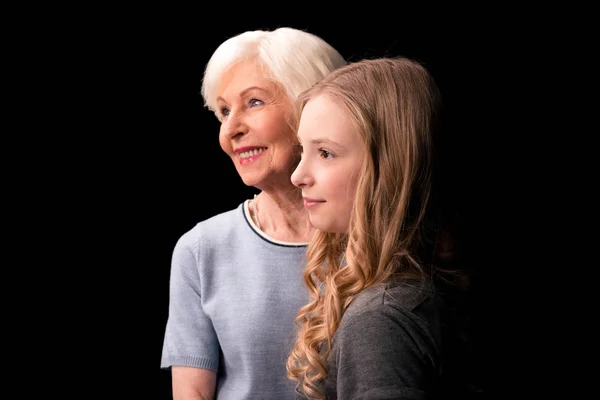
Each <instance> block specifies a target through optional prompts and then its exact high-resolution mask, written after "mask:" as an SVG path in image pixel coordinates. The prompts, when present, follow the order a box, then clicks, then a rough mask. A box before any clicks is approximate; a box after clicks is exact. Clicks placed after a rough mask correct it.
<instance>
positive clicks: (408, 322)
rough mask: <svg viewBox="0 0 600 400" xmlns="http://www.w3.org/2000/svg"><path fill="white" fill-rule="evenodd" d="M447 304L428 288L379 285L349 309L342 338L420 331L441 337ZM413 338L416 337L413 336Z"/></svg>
mask: <svg viewBox="0 0 600 400" xmlns="http://www.w3.org/2000/svg"><path fill="white" fill-rule="evenodd" d="M443 310H444V302H443V300H442V298H441V297H440V296H439V295H437V294H436V293H435V292H434V291H433V290H430V289H429V288H428V287H421V286H418V285H412V284H406V283H403V284H389V283H388V284H379V285H375V286H372V287H369V288H367V289H365V290H364V291H363V292H361V293H359V294H358V295H357V296H356V297H355V298H354V300H353V301H352V303H351V304H350V305H349V306H348V308H347V309H346V311H345V313H344V316H343V318H342V321H341V324H340V328H339V329H340V331H341V332H343V333H341V335H346V334H348V333H352V332H356V333H358V332H364V331H365V329H368V330H371V331H373V330H374V331H377V330H378V329H379V330H381V331H402V332H405V333H407V334H411V332H415V331H418V332H419V333H420V334H421V335H423V334H424V335H425V336H430V335H434V336H437V331H439V328H440V325H441V319H442V314H443ZM411 335H412V334H411Z"/></svg>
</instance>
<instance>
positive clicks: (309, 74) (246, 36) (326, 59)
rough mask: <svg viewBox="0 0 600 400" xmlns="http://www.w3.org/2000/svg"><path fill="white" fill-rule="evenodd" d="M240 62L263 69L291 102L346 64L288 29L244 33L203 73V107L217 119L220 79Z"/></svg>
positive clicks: (317, 43) (304, 34)
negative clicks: (253, 64) (215, 115)
mask: <svg viewBox="0 0 600 400" xmlns="http://www.w3.org/2000/svg"><path fill="white" fill-rule="evenodd" d="M242 62H254V63H257V64H258V65H260V66H262V67H264V68H265V71H266V73H267V74H269V76H268V77H269V78H270V79H272V80H274V81H275V82H277V83H279V84H280V85H281V86H282V88H283V89H284V90H285V91H286V93H287V95H288V96H289V97H290V99H291V100H292V101H294V100H295V99H296V98H297V97H298V95H299V94H300V93H302V92H303V91H305V90H307V89H308V88H310V87H311V86H312V85H313V84H315V83H316V82H317V81H318V80H320V79H321V78H323V77H324V76H325V75H327V74H328V73H329V72H331V71H333V70H334V69H337V68H339V67H341V66H344V65H345V64H346V61H345V60H344V58H343V57H342V55H341V54H340V53H339V52H338V51H337V50H336V49H334V48H333V47H332V46H331V45H330V44H329V43H327V42H326V41H325V40H323V39H321V38H320V37H319V36H316V35H314V34H311V33H308V32H305V31H302V30H299V29H294V28H288V27H281V28H277V29H275V30H273V31H264V30H255V31H246V32H244V33H241V34H239V35H237V36H233V37H231V38H229V39H227V40H226V41H225V42H223V43H222V44H221V45H220V46H219V47H218V48H217V49H216V50H215V52H214V53H213V55H212V56H211V58H210V60H209V61H208V63H207V65H206V69H205V70H204V77H203V79H202V90H201V93H202V97H203V99H204V105H205V106H206V107H207V108H208V109H210V110H211V111H213V112H214V113H215V114H217V117H219V115H218V110H217V96H218V94H217V91H218V89H219V85H220V84H221V79H222V78H223V75H224V74H225V73H226V72H228V71H229V70H230V69H231V68H232V67H233V66H235V65H236V64H239V63H242Z"/></svg>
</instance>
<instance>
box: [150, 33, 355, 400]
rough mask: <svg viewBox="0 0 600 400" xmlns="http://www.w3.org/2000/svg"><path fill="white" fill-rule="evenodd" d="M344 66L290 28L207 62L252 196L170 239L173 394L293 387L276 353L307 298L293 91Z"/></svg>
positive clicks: (245, 38)
mask: <svg viewBox="0 0 600 400" xmlns="http://www.w3.org/2000/svg"><path fill="white" fill-rule="evenodd" d="M345 64H346V63H345V61H344V59H343V57H342V56H341V55H340V54H339V52H338V51H336V50H335V49H334V48H333V47H331V46H330V45H329V44H328V43H326V42H325V41H323V40H322V39H321V38H319V37H317V36H315V35H312V34H310V33H307V32H304V31H301V30H296V29H292V28H279V29H276V30H274V31H249V32H245V33H242V34H240V35H238V36H235V37H232V38H230V39H228V40H226V41H225V42H224V43H222V44H221V45H220V46H219V47H218V48H217V50H216V51H215V53H214V54H213V55H212V57H211V59H210V60H209V62H208V64H207V66H206V70H205V73H204V79H203V83H202V95H203V98H204V101H205V105H206V106H207V107H208V108H209V109H210V110H212V111H213V112H214V113H215V115H216V116H217V118H218V119H219V121H220V122H221V128H220V132H219V142H220V145H221V148H222V149H223V151H224V152H225V153H227V154H228V155H229V156H230V157H231V160H232V161H233V163H234V165H235V168H236V170H237V172H238V174H239V175H240V177H241V178H242V180H243V182H244V183H245V184H246V185H248V186H254V187H256V188H257V189H259V190H260V194H258V195H257V196H255V197H254V198H253V199H248V200H246V201H244V202H242V203H241V204H240V205H239V206H238V207H237V208H235V209H233V210H230V211H228V212H225V213H222V214H219V215H216V216H214V217H212V218H209V219H207V220H205V221H202V222H200V223H198V224H197V225H196V226H195V227H193V228H192V229H191V230H189V231H188V232H185V233H184V234H183V235H182V236H181V238H180V239H179V241H178V242H177V244H176V246H175V249H174V251H173V257H172V264H171V278H170V301H169V317H168V321H167V326H166V332H165V338H164V346H163V356H162V361H161V368H165V369H167V368H170V369H171V373H172V385H173V395H174V398H175V399H176V400H177V399H205V398H214V397H218V398H219V399H235V400H240V399H285V398H290V399H291V398H293V397H294V387H293V384H291V382H290V381H289V380H288V379H287V378H286V368H285V363H286V359H287V356H288V354H289V351H290V349H291V348H292V345H293V342H294V333H295V328H294V317H295V315H296V313H297V312H298V309H299V308H300V307H301V306H302V305H304V304H305V303H306V301H307V299H308V293H307V290H306V288H305V287H304V285H303V280H302V271H303V267H304V262H305V251H306V246H307V243H308V241H309V238H310V236H311V234H312V225H311V224H310V221H309V219H308V213H307V211H306V209H305V208H304V206H303V201H302V196H301V193H300V191H299V190H298V189H297V188H295V187H294V186H293V185H292V183H291V181H290V177H291V174H292V172H293V171H294V169H295V167H296V165H297V163H298V162H299V157H300V154H299V152H298V146H297V143H296V131H295V129H294V128H293V127H294V126H296V125H297V118H298V115H297V111H296V108H295V107H294V101H295V98H296V96H298V95H299V94H300V93H301V92H302V91H304V90H306V89H308V88H309V87H311V86H312V85H313V84H314V83H315V82H317V81H318V80H320V79H321V78H323V77H324V76H326V75H327V74H328V73H329V72H331V71H333V70H334V69H336V68H338V67H341V66H343V65H345ZM206 173H210V171H206Z"/></svg>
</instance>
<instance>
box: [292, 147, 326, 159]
mask: <svg viewBox="0 0 600 400" xmlns="http://www.w3.org/2000/svg"><path fill="white" fill-rule="evenodd" d="M296 148H297V149H298V152H299V153H300V155H301V156H302V155H304V149H303V148H302V145H300V144H298V145H296ZM317 151H318V152H319V153H320V157H321V158H324V159H328V158H332V157H333V153H331V152H330V151H329V150H325V149H317Z"/></svg>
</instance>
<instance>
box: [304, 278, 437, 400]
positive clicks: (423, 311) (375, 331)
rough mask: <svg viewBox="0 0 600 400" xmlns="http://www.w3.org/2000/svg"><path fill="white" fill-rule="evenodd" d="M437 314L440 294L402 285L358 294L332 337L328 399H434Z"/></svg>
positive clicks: (384, 285) (375, 288)
mask: <svg viewBox="0 0 600 400" xmlns="http://www.w3.org/2000/svg"><path fill="white" fill-rule="evenodd" d="M442 315H443V301H442V298H441V297H440V296H438V295H435V294H434V293H432V292H431V291H429V290H424V289H419V288H418V287H417V286H412V285H409V284H406V283H405V284H381V285H376V286H373V287H370V288H368V289H366V290H365V291H364V292H362V293H360V294H359V295H358V296H356V298H355V299H354V301H353V302H352V303H351V304H350V306H349V307H348V309H347V310H346V312H345V313H344V315H343V317H342V321H341V323H340V327H339V329H338V330H337V332H336V334H335V335H334V338H333V347H332V352H331V354H330V358H329V375H328V377H327V379H326V381H325V382H324V385H325V391H326V394H327V399H344V400H345V399H354V400H357V399H378V400H382V399H430V398H433V397H434V392H435V390H436V387H437V385H438V382H439V379H440V375H441V340H442V333H441V331H442ZM296 392H297V393H296V398H297V399H307V397H306V396H305V395H304V394H302V393H300V389H299V388H297V389H296Z"/></svg>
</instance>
